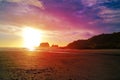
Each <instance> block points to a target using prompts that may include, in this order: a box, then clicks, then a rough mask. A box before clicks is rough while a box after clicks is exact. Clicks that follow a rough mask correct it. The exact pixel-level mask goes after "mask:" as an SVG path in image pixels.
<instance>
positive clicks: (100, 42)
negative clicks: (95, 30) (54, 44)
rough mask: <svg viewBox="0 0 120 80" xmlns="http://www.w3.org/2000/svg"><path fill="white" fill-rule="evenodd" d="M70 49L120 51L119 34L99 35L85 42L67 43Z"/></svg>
mask: <svg viewBox="0 0 120 80" xmlns="http://www.w3.org/2000/svg"><path fill="white" fill-rule="evenodd" d="M66 48H70V49H120V32H117V33H112V34H101V35H97V36H93V37H91V38H89V39H87V40H77V41H74V42H72V43H69V44H68V45H67V46H66Z"/></svg>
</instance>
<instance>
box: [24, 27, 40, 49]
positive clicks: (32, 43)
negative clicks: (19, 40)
mask: <svg viewBox="0 0 120 80" xmlns="http://www.w3.org/2000/svg"><path fill="white" fill-rule="evenodd" d="M22 33H23V34H22V35H23V39H24V47H25V48H27V49H29V50H31V51H33V50H34V49H35V47H37V46H39V43H40V42H41V36H42V34H41V32H40V31H39V30H37V29H34V28H30V27H25V28H23V32H22Z"/></svg>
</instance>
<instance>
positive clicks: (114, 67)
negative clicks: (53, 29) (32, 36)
mask: <svg viewBox="0 0 120 80" xmlns="http://www.w3.org/2000/svg"><path fill="white" fill-rule="evenodd" d="M0 80H120V50H64V49H56V50H54V49H52V50H51V49H50V50H39V51H25V50H18V51H17V50H12V51H0Z"/></svg>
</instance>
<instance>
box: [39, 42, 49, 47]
mask: <svg viewBox="0 0 120 80" xmlns="http://www.w3.org/2000/svg"><path fill="white" fill-rule="evenodd" d="M40 47H50V46H49V43H48V42H45V43H40Z"/></svg>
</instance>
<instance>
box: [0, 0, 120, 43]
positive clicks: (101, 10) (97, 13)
mask: <svg viewBox="0 0 120 80" xmlns="http://www.w3.org/2000/svg"><path fill="white" fill-rule="evenodd" d="M0 24H1V25H2V26H1V25H0V32H4V31H3V30H5V31H6V32H7V30H8V29H7V27H6V26H5V25H7V26H8V25H9V26H13V28H15V30H16V29H17V30H18V28H20V29H21V28H22V27H23V26H24V25H27V26H31V27H36V28H38V29H41V30H44V31H47V32H49V33H46V34H47V35H49V37H53V36H54V37H55V39H56V40H57V39H58V40H60V39H59V38H58V36H61V35H66V36H68V38H69V39H66V38H64V39H65V41H66V43H67V42H70V41H72V40H76V39H80V38H81V39H82V38H89V37H91V36H93V35H96V34H100V33H109V32H118V31H120V27H119V26H120V1H119V0H0ZM3 27H4V29H3ZM10 31H12V30H10ZM8 32H9V30H8ZM51 32H52V34H51ZM0 36H2V34H0ZM53 39H54V38H53Z"/></svg>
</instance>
